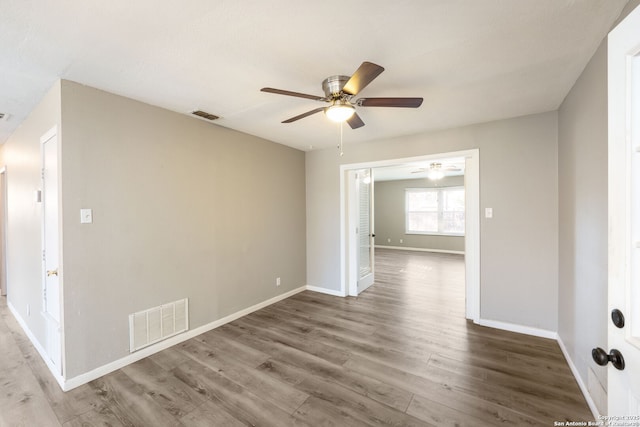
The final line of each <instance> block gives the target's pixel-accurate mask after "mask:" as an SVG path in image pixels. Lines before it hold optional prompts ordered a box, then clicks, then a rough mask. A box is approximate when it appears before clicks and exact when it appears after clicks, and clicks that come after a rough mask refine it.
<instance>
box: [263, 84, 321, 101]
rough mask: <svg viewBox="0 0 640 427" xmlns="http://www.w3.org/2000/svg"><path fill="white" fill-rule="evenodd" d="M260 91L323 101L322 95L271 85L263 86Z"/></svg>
mask: <svg viewBox="0 0 640 427" xmlns="http://www.w3.org/2000/svg"><path fill="white" fill-rule="evenodd" d="M260 91H261V92H268V93H275V94H277V95H286V96H295V97H298V98H306V99H313V100H314V101H324V100H325V99H324V97H322V96H316V95H307V94H306V93H300V92H291V91H290V90H282V89H274V88H272V87H263V88H262V89H260Z"/></svg>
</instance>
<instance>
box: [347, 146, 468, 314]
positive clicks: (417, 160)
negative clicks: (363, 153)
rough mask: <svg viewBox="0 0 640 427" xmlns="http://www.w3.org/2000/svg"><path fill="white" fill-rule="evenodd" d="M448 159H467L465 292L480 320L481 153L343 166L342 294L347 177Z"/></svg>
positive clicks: (454, 153) (459, 153)
mask: <svg viewBox="0 0 640 427" xmlns="http://www.w3.org/2000/svg"><path fill="white" fill-rule="evenodd" d="M446 157H465V158H466V166H465V177H467V178H468V179H465V203H466V207H465V228H466V235H465V288H466V300H467V303H466V308H465V316H466V318H467V319H471V320H473V321H477V320H478V318H479V316H480V150H479V149H477V148H474V149H470V150H462V151H455V152H450V153H436V154H429V155H424V156H416V157H405V158H400V159H389V160H379V161H374V162H366V163H351V164H343V165H340V291H341V292H342V293H344V294H346V293H347V289H348V288H347V287H348V282H349V276H348V275H349V267H348V265H347V258H349V253H348V234H349V233H348V230H347V229H346V225H347V222H348V218H347V215H348V209H347V204H348V199H347V195H348V188H347V187H348V185H347V180H346V179H345V178H346V177H345V175H346V173H347V172H348V171H350V170H354V169H365V168H377V167H383V166H396V165H398V164H403V163H413V162H425V161H431V160H436V159H443V158H446Z"/></svg>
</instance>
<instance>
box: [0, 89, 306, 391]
mask: <svg viewBox="0 0 640 427" xmlns="http://www.w3.org/2000/svg"><path fill="white" fill-rule="evenodd" d="M61 98H62V113H61V114H62V129H63V133H62V138H61V150H62V151H61V152H62V155H61V156H62V157H61V163H62V169H61V170H62V176H61V185H62V204H63V218H62V221H63V251H64V275H63V281H64V307H65V311H64V325H65V350H66V368H67V371H66V375H65V376H66V378H67V379H70V378H73V377H74V376H77V375H79V374H82V373H85V372H87V371H90V370H92V369H94V368H97V367H99V366H101V365H104V364H106V363H109V362H111V361H114V360H116V359H119V358H121V357H124V356H126V355H128V354H129V350H128V347H129V333H128V315H129V314H130V313H133V312H135V311H139V310H143V309H146V308H150V307H153V306H157V305H159V304H162V303H166V302H170V301H173V300H176V299H179V298H189V309H190V327H191V328H196V327H198V326H201V325H204V324H207V323H209V322H212V321H215V320H217V319H220V318H222V317H224V316H226V315H229V314H232V313H235V312H237V311H239V310H241V309H244V308H247V307H250V306H252V305H254V304H256V303H260V302H262V301H265V300H267V299H269V298H272V297H275V296H277V295H279V294H282V293H285V292H287V291H290V290H292V289H295V288H298V287H301V286H304V285H305V283H306V272H305V259H306V254H305V253H306V242H305V229H306V226H305V194H304V193H305V170H304V168H305V165H304V153H303V152H301V151H298V150H295V149H292V148H288V147H285V146H282V145H279V144H275V143H272V142H269V141H265V140H262V139H259V138H256V137H253V136H250V135H246V134H242V133H239V132H235V131H231V130H228V129H225V128H222V127H220V126H216V125H213V124H210V123H207V122H204V121H201V120H198V119H195V118H190V117H187V116H185V115H182V114H177V113H173V112H170V111H166V110H163V109H160V108H156V107H152V106H150V105H147V104H143V103H140V102H137V101H133V100H130V99H127V98H123V97H120V96H116V95H112V94H108V93H106V92H102V91H99V90H96V89H92V88H89V87H85V86H81V85H79V84H76V83H72V82H68V81H63V82H62V95H61ZM44 131H46V129H44V130H40V129H38V130H37V131H34V132H33V133H32V134H30V135H29V137H28V138H21V140H20V141H17V140H15V141H14V142H12V141H10V144H11V147H12V149H13V148H15V151H14V152H13V153H14V154H15V156H13V157H12V158H11V161H10V160H9V158H8V157H7V163H9V165H8V169H9V171H15V172H14V173H15V175H16V177H15V179H14V180H12V181H11V182H10V185H11V187H12V189H13V193H14V194H15V193H16V192H18V191H21V190H20V188H21V187H28V189H29V191H28V197H29V199H30V200H31V199H32V197H33V194H32V192H31V191H30V190H31V188H30V187H31V186H32V185H33V186H34V188H37V186H38V185H39V184H38V182H39V181H38V176H39V175H38V173H37V168H38V167H39V163H40V157H39V156H40V154H39V153H40V152H39V147H38V148H36V146H37V145H38V144H39V143H38V138H39V137H40V135H41V134H42V133H44ZM34 138H35V141H36V142H35V143H34V142H33V141H32V140H33V139H34ZM14 139H15V138H14ZM23 142H24V143H23ZM34 144H35V145H34ZM32 146H33V147H32ZM18 151H19V153H18ZM7 154H9V153H7ZM18 174H20V177H18V176H17V175H18ZM10 179H11V178H10ZM12 202H13V200H12ZM32 204H33V203H32ZM14 206H15V205H14ZM81 208H92V209H93V220H94V222H93V224H80V221H79V219H80V217H79V212H80V209H81ZM20 222H21V223H20V224H19V221H18V220H17V219H16V218H15V215H14V218H13V221H11V222H10V227H11V230H10V234H11V235H13V236H15V237H16V238H17V237H18V236H20V238H23V236H26V237H29V238H30V239H31V240H33V244H31V245H30V246H29V247H28V248H26V247H24V248H23V247H20V246H17V245H16V244H15V242H12V243H13V244H12V248H11V251H12V252H11V253H12V255H13V257H12V260H13V264H12V267H13V268H12V271H13V272H14V276H13V277H12V278H11V279H12V285H15V286H17V285H18V283H17V281H16V279H17V277H18V276H16V274H20V275H21V276H23V277H24V279H22V278H21V283H19V286H20V287H21V288H22V289H25V291H26V290H27V289H28V290H29V291H28V292H30V293H31V292H33V290H35V289H39V288H40V268H39V265H40V261H39V256H38V254H39V250H40V222H39V218H38V217H37V215H35V214H34V215H33V216H32V217H28V218H24V219H23V220H22V221H20ZM32 235H33V238H31V236H32ZM35 267H37V268H35ZM31 270H33V273H32V272H31ZM276 277H281V279H282V285H281V286H280V287H278V288H276V285H275V283H276ZM21 292H22V291H21ZM18 298H20V300H19V303H20V306H23V305H24V303H23V301H22V299H23V298H22V296H21V295H18V294H16V293H12V297H11V299H12V300H14V299H15V300H17V299H18ZM32 317H33V316H32Z"/></svg>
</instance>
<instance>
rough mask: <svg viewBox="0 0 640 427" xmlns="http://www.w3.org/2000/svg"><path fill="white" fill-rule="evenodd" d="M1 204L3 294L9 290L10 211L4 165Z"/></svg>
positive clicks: (0, 248)
mask: <svg viewBox="0 0 640 427" xmlns="http://www.w3.org/2000/svg"><path fill="white" fill-rule="evenodd" d="M0 181H1V182H0V199H1V200H0V204H2V207H1V208H0V209H1V210H0V231H1V232H2V236H0V251H1V252H2V253H1V254H0V270H1V271H0V274H1V275H2V277H0V283H1V288H2V289H1V290H0V294H1V295H7V292H8V287H9V285H8V277H9V276H8V274H7V229H8V228H9V227H7V225H8V222H7V215H8V213H9V211H8V209H7V200H8V197H7V188H8V186H7V167H6V166H3V167H1V168H0Z"/></svg>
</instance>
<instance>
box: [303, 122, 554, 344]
mask: <svg viewBox="0 0 640 427" xmlns="http://www.w3.org/2000/svg"><path fill="white" fill-rule="evenodd" d="M471 148H478V149H479V150H480V208H481V210H482V211H484V208H485V207H492V208H493V210H494V217H493V219H484V218H482V219H481V222H480V239H481V241H480V245H481V248H480V270H481V275H480V286H481V313H480V315H481V317H482V318H483V319H487V320H495V321H502V322H509V323H513V324H518V325H523V326H529V327H534V328H541V329H544V330H549V331H556V330H557V316H558V306H557V299H558V164H557V152H558V146H557V113H556V112H549V113H543V114H537V115H531V116H525V117H519V118H514V119H508V120H500V121H496V122H491V123H484V124H479V125H473V126H467V127H463V128H456V129H451V130H445V131H441V132H433V133H425V134H419V135H412V136H405V137H399V138H395V139H393V140H379V141H374V142H368V143H362V144H352V145H346V146H345V150H344V156H343V157H340V156H339V155H338V152H337V150H335V149H326V150H318V151H311V152H307V155H306V173H307V175H306V176H307V284H308V285H311V286H318V287H322V288H326V289H328V290H334V291H335V290H339V289H340V172H339V171H340V165H341V164H351V163H361V162H369V161H377V160H388V159H398V158H404V157H412V156H419V155H427V154H436V153H448V152H453V151H457V150H466V149H471Z"/></svg>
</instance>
